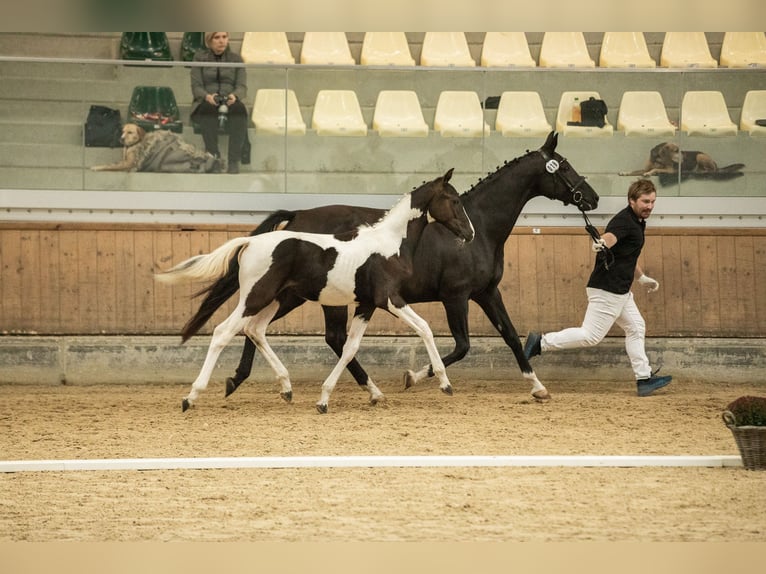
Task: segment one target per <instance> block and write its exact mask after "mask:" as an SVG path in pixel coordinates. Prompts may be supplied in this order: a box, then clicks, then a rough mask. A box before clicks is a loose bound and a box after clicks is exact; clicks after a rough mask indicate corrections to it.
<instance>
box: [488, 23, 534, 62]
mask: <svg viewBox="0 0 766 574" xmlns="http://www.w3.org/2000/svg"><path fill="white" fill-rule="evenodd" d="M481 65H482V66H484V67H486V68H490V67H511V66H519V67H528V68H533V67H534V66H536V65H537V64H536V63H535V61H534V60H533V59H532V56H531V55H530V53H529V44H528V43H527V37H526V35H525V34H524V32H487V33H486V35H485V36H484V44H483V45H482V49H481Z"/></svg>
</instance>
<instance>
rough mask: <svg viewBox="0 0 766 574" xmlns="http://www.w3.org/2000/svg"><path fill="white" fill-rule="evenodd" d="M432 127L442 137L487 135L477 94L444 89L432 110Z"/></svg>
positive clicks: (487, 130)
mask: <svg viewBox="0 0 766 574" xmlns="http://www.w3.org/2000/svg"><path fill="white" fill-rule="evenodd" d="M434 129H435V130H436V131H438V132H439V133H441V135H442V136H444V137H467V138H475V137H481V136H482V135H485V136H486V135H489V131H490V128H489V124H488V123H487V122H485V121H484V112H483V110H482V109H481V102H480V101H479V94H477V93H476V92H471V91H451V90H448V91H444V92H442V93H441V94H439V100H438V101H437V102H436V111H435V112H434Z"/></svg>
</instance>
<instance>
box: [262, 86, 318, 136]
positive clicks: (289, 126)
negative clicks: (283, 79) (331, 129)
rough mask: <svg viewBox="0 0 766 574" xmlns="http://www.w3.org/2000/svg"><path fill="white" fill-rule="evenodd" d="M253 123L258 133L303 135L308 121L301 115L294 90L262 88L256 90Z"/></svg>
mask: <svg viewBox="0 0 766 574" xmlns="http://www.w3.org/2000/svg"><path fill="white" fill-rule="evenodd" d="M252 118H253V125H255V130H256V132H257V133H261V132H264V133H269V134H277V135H284V134H289V135H302V134H305V133H306V123H305V122H304V121H303V117H301V110H300V107H299V106H298V99H297V98H296V97H295V92H294V91H293V90H282V89H264V88H262V89H260V90H258V91H257V92H255V102H254V103H253V114H252Z"/></svg>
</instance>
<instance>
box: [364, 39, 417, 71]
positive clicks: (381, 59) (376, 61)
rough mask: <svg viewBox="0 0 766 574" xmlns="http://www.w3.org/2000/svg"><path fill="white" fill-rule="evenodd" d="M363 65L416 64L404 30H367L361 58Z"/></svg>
mask: <svg viewBox="0 0 766 574" xmlns="http://www.w3.org/2000/svg"><path fill="white" fill-rule="evenodd" d="M359 61H360V63H361V64H362V65H363V66H414V65H415V59H414V58H413V57H412V54H411V53H410V45H409V44H408V43H407V36H405V34H404V32H366V33H365V34H364V40H363V41H362V54H361V56H360V58H359Z"/></svg>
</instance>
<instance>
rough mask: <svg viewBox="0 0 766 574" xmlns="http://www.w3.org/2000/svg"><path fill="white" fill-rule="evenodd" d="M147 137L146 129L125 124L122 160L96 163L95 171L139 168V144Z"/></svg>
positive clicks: (122, 138)
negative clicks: (102, 163) (101, 163)
mask: <svg viewBox="0 0 766 574" xmlns="http://www.w3.org/2000/svg"><path fill="white" fill-rule="evenodd" d="M145 139H146V130H144V128H142V127H141V126H139V125H136V124H125V125H124V126H123V127H122V135H121V136H120V143H121V144H122V145H123V148H122V161H118V162H117V163H109V164H104V165H94V166H93V167H91V168H90V169H92V170H93V171H135V170H136V169H137V168H138V150H139V145H140V144H142V142H143V141H144V140H145Z"/></svg>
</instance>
